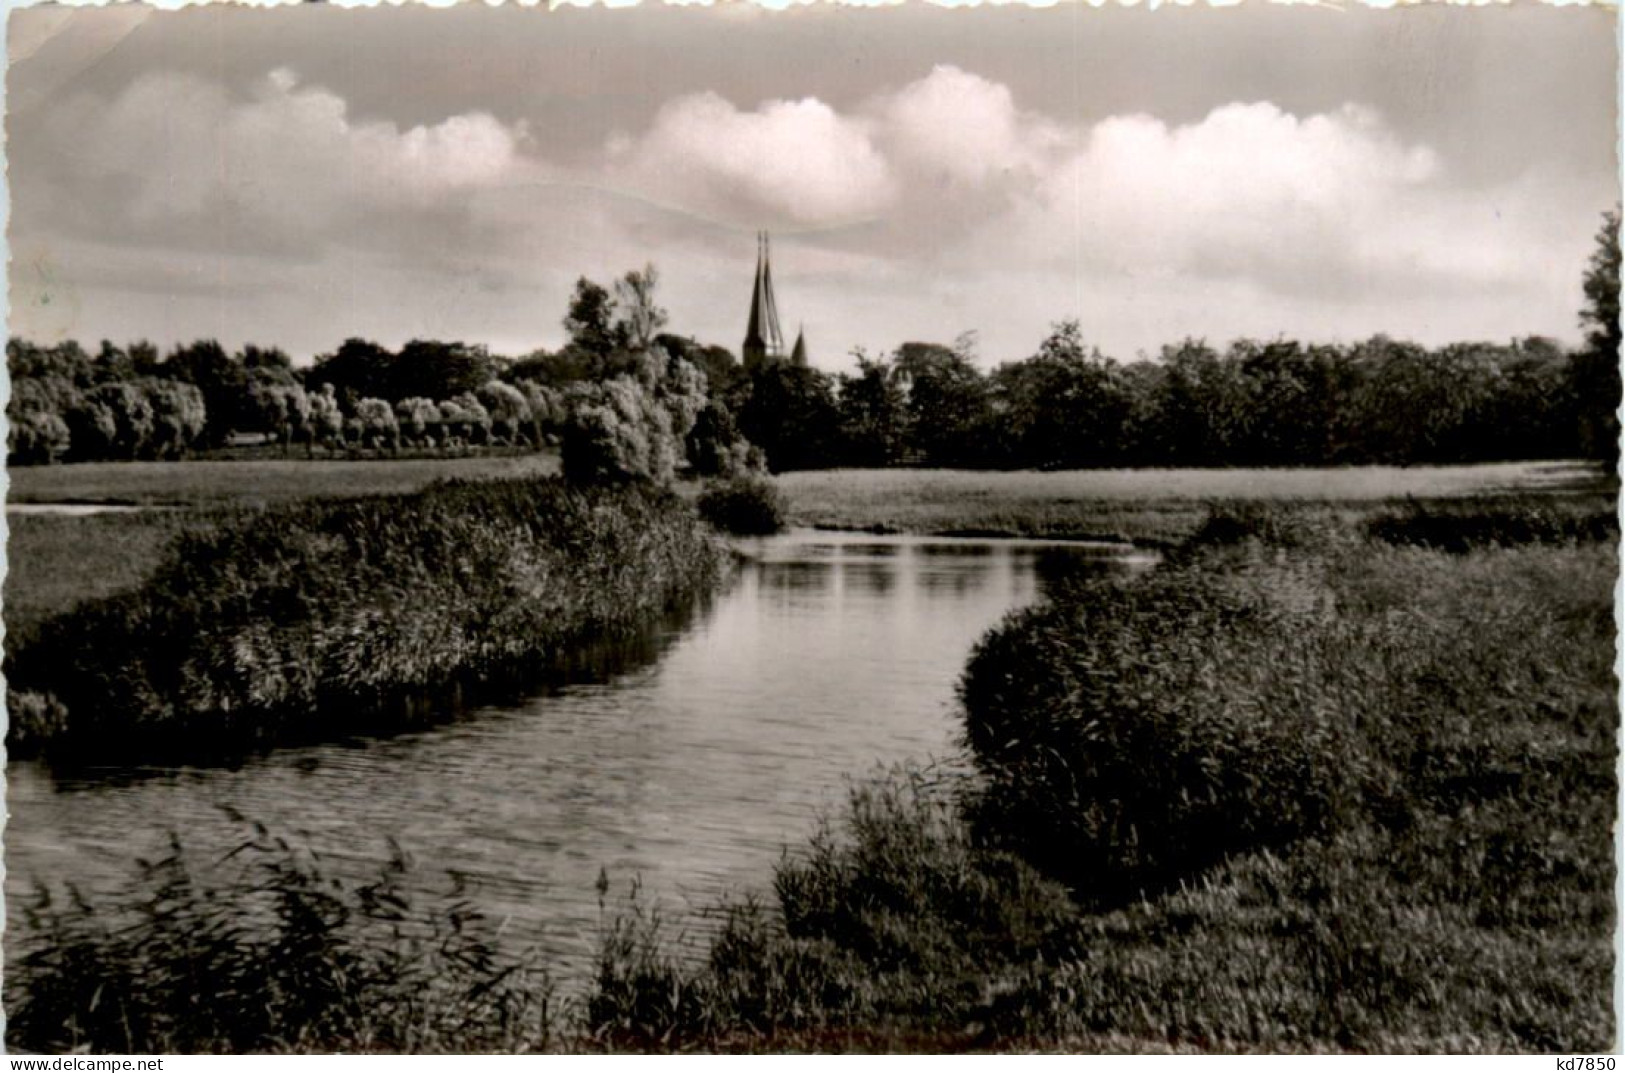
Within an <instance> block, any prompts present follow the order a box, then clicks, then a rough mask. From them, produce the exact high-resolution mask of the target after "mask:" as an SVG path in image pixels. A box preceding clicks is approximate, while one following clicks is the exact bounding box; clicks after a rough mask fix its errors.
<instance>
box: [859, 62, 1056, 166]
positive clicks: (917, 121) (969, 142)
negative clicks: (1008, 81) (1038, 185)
mask: <svg viewBox="0 0 1625 1073" xmlns="http://www.w3.org/2000/svg"><path fill="white" fill-rule="evenodd" d="M869 111H870V112H871V113H872V114H873V115H874V116H875V118H876V123H877V127H878V136H879V137H880V138H881V140H882V141H883V142H884V143H885V144H886V146H887V148H888V151H889V152H890V154H891V155H892V156H893V157H894V159H896V160H897V161H898V163H899V165H900V166H903V167H907V168H908V169H909V170H910V171H911V172H913V173H914V175H915V176H916V177H917V178H918V179H920V180H923V181H924V182H926V183H933V182H935V183H937V184H939V185H953V186H975V187H979V186H985V185H987V184H990V183H993V182H997V181H999V180H1001V179H1003V180H1005V181H1011V180H1018V179H1020V178H1022V177H1024V176H1029V175H1031V174H1033V173H1035V172H1037V171H1039V170H1041V169H1042V168H1043V166H1044V162H1045V159H1046V158H1047V157H1048V156H1050V155H1052V154H1053V153H1054V151H1055V150H1056V149H1058V148H1059V147H1060V146H1061V145H1062V144H1064V142H1065V140H1066V137H1065V134H1064V133H1063V132H1062V131H1061V129H1060V128H1059V127H1057V126H1055V125H1054V124H1053V123H1051V122H1050V121H1049V120H1047V119H1044V118H1042V117H1040V116H1036V115H1033V114H1029V113H1023V112H1021V111H1019V110H1018V109H1017V108H1016V104H1015V99H1014V97H1013V96H1012V95H1011V93H1010V90H1009V88H1008V87H1007V86H1003V85H1000V84H999V83H997V82H990V81H988V80H987V79H985V78H982V77H980V76H978V75H975V74H970V73H968V72H966V71H962V70H960V69H959V68H957V67H953V66H948V65H938V66H937V67H934V68H932V70H931V73H930V74H928V75H926V76H925V77H924V78H922V79H920V80H918V81H916V82H911V83H909V84H908V85H906V86H904V87H903V88H902V89H900V90H898V91H896V92H895V93H890V94H885V95H882V96H881V97H879V98H877V99H876V100H875V101H873V102H872V103H871V104H870V105H869Z"/></svg>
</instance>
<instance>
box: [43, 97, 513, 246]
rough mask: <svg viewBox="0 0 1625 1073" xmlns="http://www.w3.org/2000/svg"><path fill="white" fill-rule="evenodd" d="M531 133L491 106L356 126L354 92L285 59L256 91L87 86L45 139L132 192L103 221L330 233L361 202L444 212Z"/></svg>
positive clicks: (92, 175) (89, 177)
mask: <svg viewBox="0 0 1625 1073" xmlns="http://www.w3.org/2000/svg"><path fill="white" fill-rule="evenodd" d="M525 137H526V132H525V131H524V130H523V129H522V128H509V127H506V126H504V125H503V124H501V123H499V122H498V121H497V120H495V119H493V118H492V117H491V116H490V115H487V114H484V113H478V112H475V113H469V114H465V115H455V116H450V117H448V118H446V119H445V120H443V121H441V122H439V123H436V124H432V125H419V126H413V127H410V128H407V129H401V128H399V127H397V126H396V125H395V124H392V123H388V122H382V121H372V122H357V121H355V120H353V119H352V118H351V117H350V115H349V110H348V106H347V104H346V102H345V101H344V99H343V98H342V97H340V96H338V95H337V94H335V93H333V92H332V91H330V90H328V89H326V88H323V87H320V86H306V85H302V84H301V83H300V81H299V79H298V76H297V75H296V74H295V73H294V72H292V71H291V70H288V69H286V68H278V69H276V70H273V71H272V72H270V74H269V75H267V76H266V77H265V78H263V79H261V80H260V81H258V82H257V83H256V84H255V85H254V89H253V94H252V96H251V97H250V98H249V99H238V98H234V97H233V96H232V95H231V94H230V93H228V91H227V90H226V89H225V88H224V87H223V86H221V85H219V84H218V83H215V82H212V81H209V80H206V79H203V78H200V77H197V76H194V75H186V74H178V73H171V72H156V73H152V74H149V75H145V76H143V77H141V78H139V79H137V80H136V81H135V82H133V83H132V84H130V85H129V86H128V87H127V88H125V89H124V90H123V91H122V92H121V93H119V94H118V96H117V97H116V98H115V99H114V100H113V101H111V102H110V103H107V102H103V101H101V100H99V99H97V98H95V97H93V96H90V95H79V96H77V97H74V98H71V99H69V100H68V101H67V102H65V103H64V104H63V105H62V106H61V107H60V108H58V109H56V110H55V111H54V112H53V113H52V114H51V115H50V117H49V119H48V121H47V124H46V129H45V132H44V140H45V142H46V143H47V144H46V145H45V146H42V147H40V148H41V149H43V150H44V151H46V152H54V153H55V154H56V155H58V156H59V157H61V158H65V159H67V160H70V161H72V162H73V163H74V164H75V165H76V166H77V169H78V170H77V172H76V173H75V174H74V175H73V176H72V179H73V180H74V181H79V182H84V183H92V182H96V183H103V184H110V185H111V186H113V187H114V188H116V189H118V190H119V191H120V192H121V194H122V196H121V197H120V198H119V199H118V203H117V205H116V206H113V207H114V208H115V210H116V214H115V216H114V218H112V219H103V220H101V221H99V223H100V225H101V226H102V227H103V228H104V229H105V228H111V229H113V230H117V229H118V228H119V226H120V225H121V224H123V225H128V226H130V227H134V228H136V229H138V230H145V231H150V230H153V229H155V228H160V227H162V226H164V225H169V224H175V223H180V222H185V221H187V220H195V219H197V218H199V217H207V216H211V215H216V214H219V213H221V212H222V211H223V212H226V213H229V214H230V216H231V218H232V222H233V223H234V224H235V225H237V226H239V227H246V228H248V229H249V230H251V231H257V232H260V233H262V234H272V235H276V236H280V237H281V238H283V239H285V240H286V239H289V238H292V237H298V236H306V237H309V236H319V235H322V234H324V233H326V232H328V231H329V230H330V229H331V228H332V227H334V226H335V225H337V224H340V223H342V222H343V221H345V220H349V219H353V218H354V217H355V215H356V213H357V212H358V211H364V212H378V211H388V210H391V209H412V210H417V209H424V208H432V207H433V206H434V205H435V204H436V203H439V202H444V201H448V200H450V199H452V198H455V197H456V196H458V195H460V194H463V193H465V192H467V191H469V190H473V189H478V188H480V187H484V186H489V185H492V184H496V183H500V182H503V181H507V180H510V179H511V178H513V177H514V174H515V171H516V169H517V166H518V164H519V160H520V154H519V146H520V143H521V142H522V141H523V140H524V139H525ZM28 148H29V149H31V150H32V149H33V148H34V147H32V146H29V147H28Z"/></svg>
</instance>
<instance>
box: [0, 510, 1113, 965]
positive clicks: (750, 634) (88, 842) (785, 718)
mask: <svg viewBox="0 0 1625 1073" xmlns="http://www.w3.org/2000/svg"><path fill="white" fill-rule="evenodd" d="M741 548H742V550H743V551H744V552H745V553H746V554H747V555H748V556H749V560H748V561H747V562H746V563H745V564H744V565H743V566H742V567H741V568H740V570H739V572H738V574H737V576H736V577H735V578H734V580H733V581H732V583H731V584H730V586H729V587H728V588H727V590H726V591H725V592H724V593H722V594H721V595H720V596H719V597H718V598H717V599H716V600H715V601H714V602H713V603H712V604H711V605H710V606H709V607H707V608H704V609H702V610H701V611H699V612H698V613H696V614H695V615H694V617H692V618H691V619H690V620H688V621H686V622H682V623H668V624H665V625H662V626H660V627H659V628H657V629H655V630H653V631H652V632H651V634H650V636H648V637H646V638H640V639H638V640H637V641H636V642H635V647H636V649H637V652H636V653H635V654H633V655H632V656H631V657H630V658H622V659H618V660H617V659H609V658H607V657H606V658H586V657H584V658H582V659H580V660H578V661H577V663H578V664H579V666H577V667H576V668H575V670H576V671H578V673H577V674H575V675H573V676H571V678H570V681H569V682H568V683H567V684H564V685H562V686H560V687H559V688H557V689H555V690H553V691H550V692H548V693H546V694H544V695H540V696H535V697H532V698H529V699H526V700H524V701H522V702H519V703H514V704H510V705H505V706H496V707H487V708H481V709H478V710H477V711H475V712H474V713H472V714H471V716H470V717H468V718H464V719H461V720H457V721H453V722H448V723H445V724H443V725H439V726H435V727H433V728H427V729H423V730H420V731H415V732H412V733H407V734H400V735H396V736H393V737H388V738H379V739H356V740H352V741H349V742H340V743H326V744H321V745H311V746H307V747H302V748H293V749H284V750H280V751H277V752H274V753H271V754H269V755H266V756H262V757H256V758H252V759H250V760H248V761H247V762H246V763H244V764H243V765H242V767H241V768H240V769H239V770H224V769H207V770H205V769H188V768H174V769H143V770H142V771H141V772H140V774H141V776H142V777H141V778H139V779H134V780H132V779H130V778H128V777H126V778H105V777H102V776H106V775H109V774H115V773H111V772H99V773H95V776H96V777H86V776H76V777H73V778H53V776H52V775H51V773H50V772H48V771H46V770H45V769H43V768H40V767H38V766H36V765H28V764H21V765H13V766H12V768H11V770H10V806H11V810H12V820H11V823H10V827H9V829H8V832H7V837H6V855H7V866H8V875H7V879H6V890H7V893H8V895H10V896H11V897H9V898H8V905H9V906H11V907H12V908H11V909H10V910H8V912H9V915H10V921H11V926H12V927H21V926H22V921H21V919H20V913H19V911H18V910H17V908H16V907H17V906H18V904H19V903H18V901H17V898H16V896H17V895H20V894H23V893H24V892H26V891H27V890H29V889H30V887H31V885H32V884H33V883H34V882H35V881H36V880H42V881H46V882H49V883H51V884H56V885H60V884H63V883H65V882H70V881H71V882H73V883H76V884H78V885H79V886H81V887H83V888H85V889H87V890H90V891H92V892H94V891H97V890H113V891H117V890H120V889H121V888H123V887H124V886H126V885H127V884H128V883H129V882H130V881H131V877H132V876H133V875H134V874H135V873H134V861H135V859H136V858H137V857H140V856H149V857H150V856H151V855H152V854H154V853H156V852H158V851H160V850H161V848H162V841H163V839H164V837H165V832H166V831H167V830H169V829H171V828H173V829H177V830H180V831H181V832H182V833H183V834H184V837H185V839H186V841H187V842H188V843H189V844H191V845H193V846H195V847H199V848H202V849H205V850H209V851H212V852H216V853H221V854H223V853H224V852H225V851H226V850H227V849H229V848H230V847H231V846H234V845H236V844H237V842H239V841H240V840H241V835H242V831H241V829H240V827H239V825H238V824H237V822H236V821H234V820H232V819H231V818H230V817H229V816H228V815H227V814H226V813H225V812H224V811H223V808H230V809H234V810H236V811H237V812H240V813H241V814H242V815H244V816H247V817H250V818H252V819H255V820H258V821H260V822H262V823H265V824H266V825H268V826H269V827H271V828H272V829H273V830H275V831H277V832H279V833H291V834H296V835H303V836H304V837H305V838H306V839H308V841H309V843H310V844H311V846H312V847H313V848H315V849H316V850H317V851H319V852H321V853H322V854H323V855H324V857H325V858H326V859H327V860H328V861H329V862H331V863H333V864H334V866H335V867H337V868H339V869H341V870H345V871H350V872H353V873H354V874H356V875H362V874H364V873H365V872H366V871H367V870H368V868H369V867H370V866H371V865H375V864H377V863H381V862H382V861H384V860H385V859H386V858H387V855H388V852H389V849H388V846H387V844H386V842H385V839H386V837H387V836H393V837H395V838H397V839H399V840H400V842H401V843H402V845H403V846H404V847H405V848H406V849H407V850H408V851H409V852H411V853H412V854H413V855H414V856H416V858H417V859H418V860H419V861H420V862H422V863H423V864H424V865H426V866H428V867H429V868H432V869H451V870H454V871H455V872H456V873H458V874H459V875H461V876H464V877H466V879H467V881H468V883H469V889H470V897H471V898H472V899H473V900H474V901H475V902H476V903H477V904H479V905H480V906H481V907H483V908H485V909H486V910H488V911H490V912H492V913H495V914H496V915H497V916H498V917H499V918H503V919H505V920H506V921H507V923H506V925H505V927H504V932H503V934H504V936H505V941H509V942H512V943H513V944H515V945H516V946H524V945H528V944H533V943H535V944H540V945H541V946H542V947H543V948H544V949H545V950H546V951H548V952H549V953H550V954H551V955H552V956H553V957H554V958H555V960H556V961H557V962H558V963H559V964H562V965H565V966H573V967H575V968H576V969H584V968H585V967H586V966H587V964H588V961H589V959H590V957H591V954H592V952H593V949H594V942H595V935H596V930H597V928H598V926H599V920H598V906H597V900H596V894H595V891H594V889H593V884H594V880H595V879H596V878H597V875H598V871H599V868H600V867H604V868H607V869H608V870H609V871H610V873H611V874H612V876H615V877H617V878H618V879H620V880H623V881H624V880H628V879H630V878H631V877H632V876H634V875H641V876H642V878H643V880H644V884H645V888H646V890H648V891H650V892H653V893H654V894H655V895H656V896H657V897H658V898H659V899H660V900H662V902H663V905H664V907H665V909H666V910H667V912H668V914H671V915H676V916H683V915H684V914H686V913H688V912H689V911H690V910H691V909H692V908H693V907H695V906H703V905H705V904H708V903H709V902H711V901H712V900H714V899H715V898H716V897H717V896H718V895H719V894H722V893H724V892H727V891H730V890H732V891H739V890H743V889H755V890H761V889H763V888H764V886H765V884H766V883H767V881H768V879H769V876H770V870H771V866H772V864H773V862H774V861H775V860H776V859H777V857H778V854H779V851H780V847H781V846H782V845H784V844H785V843H786V842H793V841H796V840H799V839H800V838H802V837H804V836H805V834H806V833H807V832H808V831H809V830H810V829H811V827H812V826H813V824H814V822H815V820H816V818H817V816H818V814H819V813H820V811H821V810H827V809H831V808H834V807H835V806H837V805H838V804H839V802H840V800H841V798H842V795H843V793H844V787H845V785H846V779H847V777H848V776H852V775H857V776H862V775H864V774H866V773H868V772H870V771H872V770H873V768H874V765H875V764H876V763H877V762H892V761H897V760H903V759H925V758H928V757H930V756H933V755H935V756H941V755H944V754H946V753H948V752H950V751H951V749H952V743H953V740H954V736H955V732H956V724H955V719H954V713H953V709H952V704H953V694H954V685H955V682H956V681H957V678H958V675H959V673H960V670H961V669H962V667H963V664H964V661H965V658H966V656H967V654H968V652H969V650H970V648H971V646H972V644H974V642H975V641H976V639H977V638H978V637H979V636H980V635H981V634H982V633H983V632H984V631H985V630H986V629H987V628H988V627H990V626H991V625H993V624H994V623H995V622H997V621H998V620H999V618H1000V617H1001V616H1003V615H1004V614H1005V612H1007V611H1008V610H1010V609H1011V608H1013V607H1017V606H1020V605H1022V604H1024V603H1027V602H1030V601H1031V600H1033V599H1034V598H1035V597H1036V595H1037V593H1038V591H1039V585H1040V581H1039V578H1038V576H1037V574H1036V572H1035V566H1036V564H1037V562H1038V560H1039V557H1040V555H1041V554H1044V553H1045V552H1046V548H1048V549H1051V550H1052V551H1053V549H1054V548H1055V546H1054V545H1044V544H1037V543H1030V542H1000V541H976V540H961V541H954V540H942V539H932V540H921V539H918V538H908V537H884V538H882V537H876V536H873V535H872V534H857V535H853V536H852V537H850V538H848V537H845V536H843V535H839V534H836V535H831V534H826V533H819V534H810V533H792V534H788V535H785V536H781V537H775V538H769V539H765V540H756V541H749V542H745V543H743V544H742V545H741ZM1058 553H1059V554H1064V555H1066V556H1067V557H1068V558H1069V559H1072V558H1076V559H1077V560H1078V561H1083V562H1087V563H1089V564H1091V568H1098V569H1102V570H1120V569H1130V568H1133V566H1134V564H1135V563H1136V562H1137V561H1138V562H1143V560H1135V559H1133V558H1125V556H1124V555H1123V554H1122V552H1121V551H1102V550H1100V549H1090V548H1085V547H1079V546H1071V547H1068V548H1065V549H1064V550H1062V551H1060V552H1058ZM116 774H122V775H125V776H128V775H130V774H133V772H128V771H127V772H121V773H116ZM430 879H431V880H432V881H433V882H434V883H435V884H439V883H440V882H442V880H441V879H440V878H439V877H434V876H431V877H430Z"/></svg>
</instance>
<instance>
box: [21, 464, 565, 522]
mask: <svg viewBox="0 0 1625 1073" xmlns="http://www.w3.org/2000/svg"><path fill="white" fill-rule="evenodd" d="M558 471H559V461H558V455H557V454H555V453H551V452H546V453H529V454H501V455H497V454H482V455H470V456H467V457H462V458H381V459H353V458H315V459H306V458H299V457H293V458H279V457H274V456H272V457H261V458H254V459H192V460H188V461H181V462H82V463H76V464H74V465H67V466H14V467H12V468H11V469H10V470H8V471H7V477H8V479H9V481H10V490H9V492H8V493H7V499H8V502H11V503H116V504H133V505H139V506H167V507H193V508H202V507H262V506H266V505H268V504H272V503H286V502H290V501H292V500H297V499H312V498H319V499H326V498H332V497H335V496H358V495H375V494H393V493H400V492H415V491H418V490H419V489H421V488H423V487H424V486H426V485H428V484H431V483H433V482H434V481H441V480H465V481H467V480H484V479H490V478H498V477H546V476H551V475H553V474H556V473H557V472H558Z"/></svg>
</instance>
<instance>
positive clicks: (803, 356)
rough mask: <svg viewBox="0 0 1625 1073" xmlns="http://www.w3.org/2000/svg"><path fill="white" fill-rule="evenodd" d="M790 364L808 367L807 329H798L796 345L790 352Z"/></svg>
mask: <svg viewBox="0 0 1625 1073" xmlns="http://www.w3.org/2000/svg"><path fill="white" fill-rule="evenodd" d="M790 364H791V365H800V366H802V367H803V368H805V367H806V365H807V330H806V329H805V328H802V327H797V328H796V345H795V348H794V349H793V350H791V351H790Z"/></svg>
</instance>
